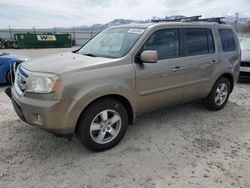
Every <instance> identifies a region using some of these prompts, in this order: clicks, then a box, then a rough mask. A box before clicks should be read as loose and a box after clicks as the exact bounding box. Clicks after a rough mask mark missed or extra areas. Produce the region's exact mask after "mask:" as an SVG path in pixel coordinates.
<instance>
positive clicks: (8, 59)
mask: <svg viewBox="0 0 250 188" xmlns="http://www.w3.org/2000/svg"><path fill="white" fill-rule="evenodd" d="M28 59H29V58H28V57H23V56H20V55H14V54H8V53H4V52H0V84H4V83H8V84H11V82H13V81H14V76H15V75H14V71H13V70H14V67H15V68H16V67H17V66H18V65H19V64H20V63H22V62H24V61H27V60H28Z"/></svg>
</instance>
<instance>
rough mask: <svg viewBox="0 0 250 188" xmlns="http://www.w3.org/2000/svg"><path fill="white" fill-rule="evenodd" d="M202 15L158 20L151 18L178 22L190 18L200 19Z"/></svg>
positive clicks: (193, 19)
mask: <svg viewBox="0 0 250 188" xmlns="http://www.w3.org/2000/svg"><path fill="white" fill-rule="evenodd" d="M200 17H201V15H199V16H189V17H184V18H176V19H158V20H151V21H152V22H178V21H184V20H190V21H195V20H198V19H199V18H200Z"/></svg>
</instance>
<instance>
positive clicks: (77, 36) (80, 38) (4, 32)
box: [0, 28, 101, 46]
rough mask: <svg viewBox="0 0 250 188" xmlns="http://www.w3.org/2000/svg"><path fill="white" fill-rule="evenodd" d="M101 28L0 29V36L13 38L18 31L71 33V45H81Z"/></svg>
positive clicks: (8, 38) (6, 38)
mask: <svg viewBox="0 0 250 188" xmlns="http://www.w3.org/2000/svg"><path fill="white" fill-rule="evenodd" d="M100 31H101V30H96V29H95V30H94V29H88V28H86V29H82V28H72V29H64V28H53V29H35V28H33V29H1V30H0V38H1V39H2V40H5V41H7V40H15V39H14V34H18V33H33V34H61V33H63V34H65V33H68V34H71V38H72V45H73V46H81V45H83V44H85V43H86V42H87V41H88V40H89V39H91V38H92V37H94V36H95V35H96V34H97V33H99V32H100Z"/></svg>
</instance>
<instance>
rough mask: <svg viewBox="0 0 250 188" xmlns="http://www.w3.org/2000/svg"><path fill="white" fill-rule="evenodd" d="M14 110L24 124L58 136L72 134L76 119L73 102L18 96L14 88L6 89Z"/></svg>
mask: <svg viewBox="0 0 250 188" xmlns="http://www.w3.org/2000/svg"><path fill="white" fill-rule="evenodd" d="M5 93H6V94H7V95H8V96H9V97H10V99H11V101H12V104H13V107H14V110H15V111H16V113H17V115H18V116H19V117H20V119H22V120H23V121H24V122H26V123H28V124H30V125H34V126H38V127H40V128H42V129H45V130H47V131H49V132H52V133H55V134H58V135H69V134H73V133H74V130H75V126H76V122H77V119H78V117H77V116H76V115H75V114H74V111H73V110H74V108H73V106H75V105H74V104H75V102H74V100H39V99H32V98H27V97H25V96H19V95H18V94H17V92H16V91H15V88H14V87H12V88H7V89H6V90H5Z"/></svg>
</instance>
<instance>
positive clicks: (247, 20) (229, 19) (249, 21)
mask: <svg viewBox="0 0 250 188" xmlns="http://www.w3.org/2000/svg"><path fill="white" fill-rule="evenodd" d="M185 17H186V16H183V15H172V16H166V17H165V18H160V17H156V16H153V17H152V18H151V19H147V20H131V19H121V18H120V19H114V20H112V21H111V22H108V23H106V24H94V25H92V26H90V28H91V29H105V28H107V27H110V26H115V25H122V24H131V23H149V22H151V21H152V20H158V19H168V20H173V19H181V18H185ZM211 17H215V16H211ZM235 20H236V17H235V15H234V14H229V15H226V16H225V22H226V23H229V24H234V23H235ZM237 23H238V24H244V25H250V15H247V14H240V15H239V18H238V22H237Z"/></svg>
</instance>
